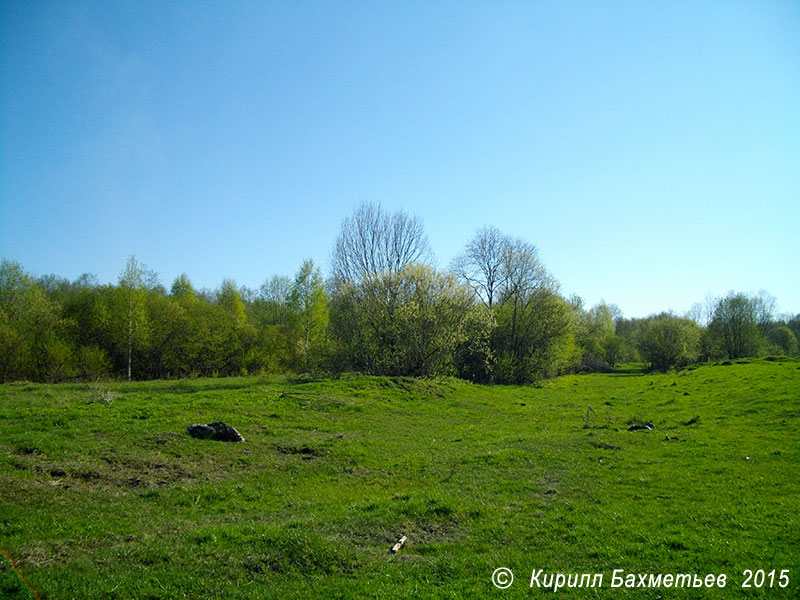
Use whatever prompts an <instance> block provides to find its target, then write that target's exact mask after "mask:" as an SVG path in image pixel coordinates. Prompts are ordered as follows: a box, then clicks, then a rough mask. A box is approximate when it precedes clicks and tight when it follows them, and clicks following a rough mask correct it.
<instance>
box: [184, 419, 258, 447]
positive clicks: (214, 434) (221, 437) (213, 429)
mask: <svg viewBox="0 0 800 600" xmlns="http://www.w3.org/2000/svg"><path fill="white" fill-rule="evenodd" d="M186 431H188V432H189V435H190V436H192V437H196V438H200V439H211V440H217V441H219V442H243V441H244V438H243V437H242V436H241V435H239V432H238V431H236V428H235V427H231V426H230V425H226V424H225V423H223V422H222V421H214V422H213V423H209V424H208V425H204V424H202V423H198V424H197V425H189V427H187V428H186Z"/></svg>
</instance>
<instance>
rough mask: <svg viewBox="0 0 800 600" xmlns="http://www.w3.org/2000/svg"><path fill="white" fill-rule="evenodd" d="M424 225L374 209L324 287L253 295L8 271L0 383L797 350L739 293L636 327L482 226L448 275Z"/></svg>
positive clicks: (366, 209) (228, 285)
mask: <svg viewBox="0 0 800 600" xmlns="http://www.w3.org/2000/svg"><path fill="white" fill-rule="evenodd" d="M431 263H432V253H431V251H430V246H429V243H428V240H427V237H426V236H425V233H424V227H423V224H422V222H421V221H420V220H419V219H418V218H416V217H412V216H409V215H408V214H406V213H404V212H403V211H396V212H394V213H390V212H388V211H385V210H384V209H383V208H382V207H381V206H380V205H376V204H363V205H361V206H360V207H358V208H357V209H356V210H355V211H354V212H353V214H351V215H350V216H348V217H347V218H346V219H345V220H344V221H343V223H342V227H341V230H340V233H339V236H338V237H337V239H336V242H335V245H334V248H333V251H332V254H331V272H330V276H329V277H328V278H327V279H325V278H324V277H323V275H322V272H321V270H320V268H319V267H318V266H316V265H315V264H314V263H313V261H311V260H306V261H304V262H303V264H302V265H301V266H300V268H299V269H298V271H297V273H296V274H295V276H294V277H293V278H289V277H285V276H280V275H274V276H272V277H271V278H269V279H268V280H267V281H265V282H264V284H263V285H262V286H261V287H260V288H259V289H257V290H253V289H248V288H245V287H239V286H237V285H236V283H235V282H234V281H232V280H225V281H223V282H222V284H221V285H220V286H219V287H218V288H217V289H216V290H213V291H209V290H197V289H195V288H194V286H193V285H192V283H191V281H190V279H189V278H188V276H187V275H185V274H183V275H181V276H179V277H178V278H176V279H175V281H174V282H173V283H172V285H171V286H170V288H169V289H167V288H166V287H165V286H164V285H163V284H162V283H161V282H160V280H159V278H158V276H157V274H156V273H155V272H153V271H152V270H151V269H150V268H149V267H147V266H146V265H144V264H143V263H141V262H140V261H139V260H138V259H137V258H136V257H135V256H131V257H130V258H129V259H128V261H127V263H126V264H125V266H124V268H123V269H122V271H121V273H120V275H119V278H118V281H117V284H116V285H113V284H107V285H103V284H100V283H99V282H98V281H97V279H96V278H95V277H93V276H91V275H82V276H80V277H78V278H77V279H76V280H74V281H69V280H67V279H64V278H61V277H57V276H54V275H48V276H43V277H39V278H35V277H33V276H32V275H30V274H28V273H26V272H25V270H24V269H23V268H22V266H21V265H19V264H18V263H16V262H12V261H9V260H6V259H3V260H2V262H0V380H1V381H3V382H8V381H16V380H32V381H68V380H94V379H100V378H126V379H156V378H159V379H162V378H179V377H198V376H229V375H243V374H256V373H329V374H335V373H341V372H345V371H357V372H363V373H370V374H382V375H408V376H423V377H425V376H438V375H454V376H457V377H461V378H464V379H468V380H471V381H475V382H480V383H529V382H532V381H535V380H537V379H540V378H544V377H550V376H554V375H558V374H561V373H565V372H588V371H607V370H611V369H613V368H614V367H615V366H616V365H618V364H619V363H623V362H646V363H648V364H649V365H650V367H651V368H653V369H657V370H662V371H666V370H669V369H670V368H672V367H676V366H683V365H687V364H689V363H692V362H696V361H707V360H713V359H722V358H728V359H738V358H742V357H745V356H758V355H767V354H779V355H797V354H798V338H800V315H795V316H786V315H784V316H781V315H777V314H776V301H775V298H773V297H772V296H770V295H769V294H767V293H766V292H761V293H759V294H758V295H748V294H744V293H737V292H730V293H729V294H728V295H726V296H724V297H722V298H706V299H705V301H704V302H701V303H698V304H696V305H695V306H693V307H692V309H691V310H690V311H689V313H687V314H686V315H682V316H679V315H675V314H673V313H661V314H657V315H652V316H650V317H647V318H644V319H628V318H625V317H624V316H623V315H622V313H621V311H620V310H619V308H618V307H616V306H615V305H614V304H607V303H605V302H600V303H599V304H597V305H595V306H593V307H591V308H587V307H585V306H584V304H583V302H582V300H581V299H580V298H578V297H576V296H571V297H565V296H563V295H562V294H561V293H560V291H559V286H558V282H557V281H556V279H555V278H554V277H553V276H552V274H551V273H550V272H549V271H548V270H547V268H546V267H545V265H544V264H543V263H542V261H541V260H540V258H539V255H538V251H537V249H536V247H535V246H534V245H533V244H531V243H529V242H527V241H525V240H521V239H517V238H513V237H510V236H508V235H505V234H503V233H502V232H500V231H499V230H497V229H496V228H493V227H484V228H482V229H480V230H478V231H477V232H476V233H475V235H474V236H473V237H472V239H470V240H469V241H468V243H467V244H466V245H465V247H464V249H463V251H462V252H461V253H460V254H459V255H458V256H457V257H456V259H455V260H453V262H452V263H451V265H450V266H449V268H448V269H446V270H440V269H436V268H434V267H433V266H432V264H431Z"/></svg>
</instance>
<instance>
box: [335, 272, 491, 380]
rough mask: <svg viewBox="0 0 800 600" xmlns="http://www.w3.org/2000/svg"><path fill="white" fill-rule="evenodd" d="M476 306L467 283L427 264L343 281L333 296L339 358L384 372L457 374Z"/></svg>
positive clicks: (341, 361) (353, 366)
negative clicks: (457, 360) (458, 357)
mask: <svg viewBox="0 0 800 600" xmlns="http://www.w3.org/2000/svg"><path fill="white" fill-rule="evenodd" d="M476 308H477V307H476V306H475V302H474V298H473V295H472V293H471V292H470V290H469V289H468V288H466V287H465V286H462V285H461V284H459V282H458V281H457V280H456V278H455V277H454V276H453V275H451V274H447V273H442V272H440V271H437V270H435V269H433V268H432V267H430V266H427V265H420V264H409V265H406V266H405V267H403V268H402V269H400V270H399V271H397V272H383V273H376V274H373V275H370V276H365V277H362V278H361V279H360V280H359V281H357V282H340V283H338V284H337V286H336V291H335V293H334V295H333V298H332V301H331V332H332V335H333V338H334V340H335V343H336V350H337V353H336V354H337V362H338V364H339V366H340V368H350V369H355V370H359V371H364V372H367V373H373V374H382V375H415V376H433V375H446V374H454V372H455V353H456V349H457V348H458V347H459V346H460V345H461V344H463V343H465V342H466V341H467V339H468V338H467V334H468V331H469V329H468V325H469V323H470V319H471V318H472V316H473V315H472V311H474V310H475V309H476Z"/></svg>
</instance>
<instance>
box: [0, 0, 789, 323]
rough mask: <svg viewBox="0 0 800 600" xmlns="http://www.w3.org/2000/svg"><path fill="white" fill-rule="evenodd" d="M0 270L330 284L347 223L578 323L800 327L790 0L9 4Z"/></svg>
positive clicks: (3, 46) (0, 85) (1, 50)
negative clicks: (514, 268)
mask: <svg viewBox="0 0 800 600" xmlns="http://www.w3.org/2000/svg"><path fill="white" fill-rule="evenodd" d="M0 61H2V62H1V63H0V256H2V257H4V258H8V259H11V260H16V261H19V262H20V263H21V264H22V265H23V266H24V267H25V268H26V269H27V270H28V271H30V272H32V273H34V274H35V275H43V274H47V273H55V274H57V275H61V276H65V277H68V278H70V279H73V278H75V277H77V276H78V275H80V274H81V273H83V272H90V273H94V274H96V275H97V276H98V277H99V279H100V280H101V281H102V282H115V281H116V279H117V275H118V273H119V272H120V271H121V270H122V268H123V266H124V264H125V259H126V257H127V256H128V255H129V254H131V253H135V254H136V255H137V257H138V258H139V259H140V260H141V261H143V262H144V263H146V264H148V265H149V266H150V267H152V268H153V269H155V270H156V271H157V272H159V273H160V274H161V278H162V281H163V282H164V283H165V285H167V287H169V285H170V283H171V281H172V279H174V278H175V277H176V276H177V275H179V274H180V273H181V272H184V271H185V272H186V273H188V275H189V277H190V279H191V280H192V282H193V283H194V284H195V286H196V287H208V288H215V287H217V286H218V285H219V284H220V282H221V281H222V280H223V278H226V277H229V278H233V279H234V280H236V281H237V283H239V284H240V285H247V286H249V287H258V286H259V285H260V284H261V283H262V282H263V281H264V280H265V279H267V278H268V277H269V276H270V275H271V274H273V273H279V274H283V275H293V274H294V273H295V272H296V270H297V269H298V267H299V266H300V264H301V262H302V261H303V259H305V258H312V259H314V261H315V262H317V263H318V264H319V265H320V266H321V267H322V268H323V271H326V270H327V268H328V260H329V254H330V250H331V248H332V245H333V242H334V239H335V237H336V235H337V233H338V231H339V227H340V224H341V220H342V219H343V218H344V217H345V216H346V215H348V214H349V213H350V212H351V211H352V209H353V208H354V206H355V205H356V204H358V203H359V202H361V201H364V200H371V201H375V202H380V203H382V204H383V206H384V207H385V208H388V209H396V208H402V209H405V210H406V211H408V212H409V213H412V214H415V215H418V216H419V217H421V218H422V219H423V220H424V222H425V226H426V231H427V233H428V237H429V238H430V241H431V245H432V247H433V250H434V252H435V254H436V257H437V264H438V265H439V266H440V267H445V266H447V264H448V263H449V261H450V260H451V259H452V258H453V256H454V255H455V254H456V253H458V251H459V250H460V249H461V248H462V247H463V246H464V244H465V243H466V241H467V240H468V239H469V238H470V236H471V235H472V234H473V233H474V231H475V230H476V229H478V228H479V227H481V226H482V225H495V226H497V227H498V228H499V229H501V230H502V231H504V232H507V233H509V234H512V235H515V236H520V237H523V238H525V239H527V240H528V241H530V242H533V243H535V244H536V245H537V246H538V247H539V250H540V254H541V257H542V259H543V260H544V261H545V263H546V264H547V266H548V267H549V268H550V270H551V271H552V272H553V274H554V275H555V277H556V278H557V279H558V280H559V281H560V282H561V289H562V292H563V293H565V294H572V293H576V294H579V295H580V296H582V297H583V298H584V299H585V301H586V302H587V304H589V305H592V304H594V303H596V302H597V301H598V300H600V298H605V299H606V300H607V301H609V302H615V303H617V304H618V305H619V306H620V307H621V308H622V310H623V311H624V313H625V314H626V315H627V316H644V315H646V314H649V313H651V312H656V311H661V310H665V309H670V308H671V309H674V310H676V311H678V312H682V311H684V310H686V309H688V308H689V307H690V305H691V304H692V303H693V302H695V301H699V300H702V299H703V297H704V296H705V295H706V294H707V293H708V292H711V293H714V294H724V293H726V292H727V291H728V290H731V289H735V290H737V291H745V292H756V291H758V290H759V289H766V290H767V291H769V292H770V293H772V294H773V295H775V296H777V298H778V302H779V306H780V309H781V310H783V311H787V312H788V311H790V312H793V313H797V312H800V268H798V265H800V233H798V232H799V231H800V2H797V1H795V0H787V1H785V2H770V1H764V0H759V1H758V2H728V1H725V2H713V1H704V2H690V1H685V2H640V1H634V2H607V1H603V2H600V1H598V2H535V1H531V2H513V3H505V2H397V3H387V2H363V3H362V2H359V3H347V2H294V1H292V2H281V3H277V2H253V3H250V2H195V1H191V2H189V1H185V2H164V1H158V2H139V1H137V2H111V1H102V2H96V3H95V2H29V1H27V0H24V1H19V2H16V1H10V0H4V1H3V2H2V4H0Z"/></svg>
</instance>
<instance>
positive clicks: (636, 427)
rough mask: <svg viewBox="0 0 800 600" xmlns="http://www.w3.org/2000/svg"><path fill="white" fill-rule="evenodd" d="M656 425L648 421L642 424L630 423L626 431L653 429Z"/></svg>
mask: <svg viewBox="0 0 800 600" xmlns="http://www.w3.org/2000/svg"><path fill="white" fill-rule="evenodd" d="M655 428H656V426H655V425H653V424H652V423H650V422H647V423H645V424H644V425H631V426H630V427H628V431H653V429H655Z"/></svg>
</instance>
